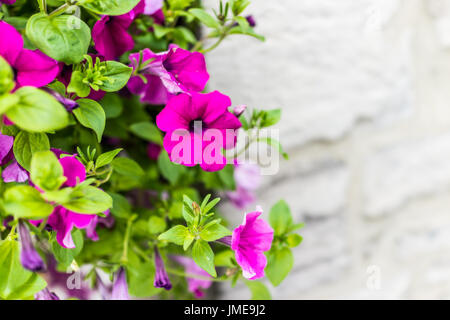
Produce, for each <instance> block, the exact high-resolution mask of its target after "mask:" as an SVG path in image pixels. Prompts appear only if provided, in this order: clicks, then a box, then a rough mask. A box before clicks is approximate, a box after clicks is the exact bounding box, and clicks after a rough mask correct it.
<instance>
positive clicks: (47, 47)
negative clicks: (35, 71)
mask: <svg viewBox="0 0 450 320" xmlns="http://www.w3.org/2000/svg"><path fill="white" fill-rule="evenodd" d="M102 1H103V0H102ZM136 1H137V0H136ZM126 2H127V3H128V2H129V1H126ZM26 34H27V37H28V38H29V39H30V40H31V42H32V43H33V44H34V45H35V46H36V47H38V48H39V49H40V50H41V51H42V52H44V53H45V54H46V55H48V56H49V57H51V58H53V59H55V60H58V61H62V62H65V63H66V64H75V63H79V62H81V61H82V60H83V59H84V57H83V56H84V55H85V54H86V53H87V50H88V47H89V44H90V42H91V30H90V29H89V27H88V25H87V24H86V23H84V22H83V21H82V20H80V19H79V18H77V17H76V16H74V15H59V16H56V17H49V16H47V15H46V14H44V13H38V14H35V15H33V16H31V18H30V19H29V20H28V23H27V28H26Z"/></svg>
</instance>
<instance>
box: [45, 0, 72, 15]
mask: <svg viewBox="0 0 450 320" xmlns="http://www.w3.org/2000/svg"><path fill="white" fill-rule="evenodd" d="M69 7H70V4H68V3H64V4H63V5H62V6H60V7H59V8H57V9H55V10H54V11H53V12H51V13H50V14H49V17H50V18H53V17H56V16H59V15H61V14H63V13H64V12H66V10H67V9H68V8H69Z"/></svg>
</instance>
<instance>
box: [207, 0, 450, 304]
mask: <svg viewBox="0 0 450 320" xmlns="http://www.w3.org/2000/svg"><path fill="white" fill-rule="evenodd" d="M206 2H207V3H209V4H212V5H214V4H216V3H217V2H218V1H215V0H208V1H206ZM248 12H249V13H252V14H254V16H255V18H256V20H257V22H258V27H257V31H258V32H260V33H262V34H264V35H265V36H266V37H267V41H266V42H265V43H259V42H258V41H256V40H253V39H248V38H246V37H240V36H236V37H235V38H234V39H232V40H231V39H230V40H229V41H225V43H224V44H223V46H221V47H219V49H217V50H216V51H214V52H212V53H210V54H209V55H208V67H209V71H210V73H211V81H210V87H211V88H214V89H218V90H221V91H223V92H224V93H227V94H229V95H230V96H231V97H232V100H233V102H234V103H235V104H248V105H249V106H250V107H257V108H274V107H282V108H283V113H284V114H283V120H282V122H281V123H280V125H279V128H280V130H281V134H280V137H281V140H282V142H283V144H284V146H285V147H286V148H287V150H288V152H289V154H290V157H291V159H290V160H289V161H288V162H283V163H282V164H281V169H280V172H279V174H278V175H276V176H268V177H265V183H264V186H263V187H262V188H261V190H260V192H259V196H260V201H259V203H260V204H261V205H262V206H263V207H264V208H267V211H268V209H269V208H270V206H271V205H272V204H274V203H275V202H276V201H277V200H278V199H280V198H285V199H286V200H287V201H288V202H289V203H290V205H291V207H292V210H293V212H294V215H295V217H296V219H298V220H302V221H305V222H306V223H307V226H306V228H305V229H304V230H303V235H304V243H303V244H302V245H301V246H300V247H298V248H296V250H295V258H296V265H295V267H294V269H295V270H294V272H293V274H292V275H291V276H290V278H289V280H288V281H286V282H285V283H283V284H282V285H281V286H280V287H279V288H275V289H274V290H273V293H274V298H279V299H281V298H286V299H302V298H306V299H308V298H327V299H328V298H384V299H396V298H450V271H449V270H450V250H449V249H450V51H449V50H448V48H449V46H450V0H358V1H355V0H339V1H336V0H284V1H262V0H254V1H253V3H252V5H251V6H250V7H249V9H248ZM224 209H225V210H227V211H229V212H230V213H232V212H236V210H235V209H233V208H232V207H230V206H226V207H225V208H224ZM235 217H237V215H235V216H231V218H232V219H234V218H235ZM235 220H236V223H240V220H241V219H240V218H236V219H235ZM368 268H369V269H368ZM374 270H375V271H376V270H379V276H380V287H379V288H378V289H374V288H373V287H371V285H370V283H371V280H373V279H374V278H373V276H374ZM375 273H377V272H375ZM223 292H224V297H225V298H231V297H233V298H235V297H242V298H248V297H249V293H248V291H247V289H246V288H242V287H241V288H237V290H235V289H233V290H231V291H229V290H228V288H224V290H223Z"/></svg>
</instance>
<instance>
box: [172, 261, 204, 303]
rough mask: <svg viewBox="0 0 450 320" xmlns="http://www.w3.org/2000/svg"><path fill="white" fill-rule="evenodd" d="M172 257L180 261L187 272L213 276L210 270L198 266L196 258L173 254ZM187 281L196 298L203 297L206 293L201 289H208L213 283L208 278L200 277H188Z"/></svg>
mask: <svg viewBox="0 0 450 320" xmlns="http://www.w3.org/2000/svg"><path fill="white" fill-rule="evenodd" d="M170 258H171V259H172V260H174V261H176V262H178V263H179V264H181V265H182V266H183V267H184V271H185V272H186V273H187V274H191V275H198V276H201V277H204V278H211V276H210V275H209V274H208V272H206V271H205V270H203V269H202V268H200V267H199V266H197V264H196V263H195V262H194V260H192V259H190V258H188V257H183V256H171V257H170ZM186 281H187V283H188V289H189V291H190V292H192V293H193V294H194V296H195V297H196V298H202V297H203V296H204V295H205V293H204V292H203V291H202V290H201V289H204V290H206V289H208V288H209V287H211V285H212V281H211V280H206V279H205V280H204V279H199V278H189V277H187V278H186Z"/></svg>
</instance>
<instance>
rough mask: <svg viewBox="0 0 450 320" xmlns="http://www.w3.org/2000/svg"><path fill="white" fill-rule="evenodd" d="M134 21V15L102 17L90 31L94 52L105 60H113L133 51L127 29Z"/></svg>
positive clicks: (131, 39)
mask: <svg viewBox="0 0 450 320" xmlns="http://www.w3.org/2000/svg"><path fill="white" fill-rule="evenodd" d="M133 20H134V14H130V13H126V14H124V15H121V16H115V17H110V16H103V17H102V18H101V19H100V20H99V21H97V22H96V23H95V25H94V28H93V29H92V39H93V40H94V44H95V50H97V52H98V53H99V54H101V55H102V56H104V57H105V58H106V59H107V60H114V59H116V58H118V57H120V56H121V55H122V54H124V53H125V52H127V51H129V50H131V49H133V47H134V40H133V37H131V35H130V34H129V33H128V31H127V30H128V28H129V27H130V25H131V23H132V22H133Z"/></svg>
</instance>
